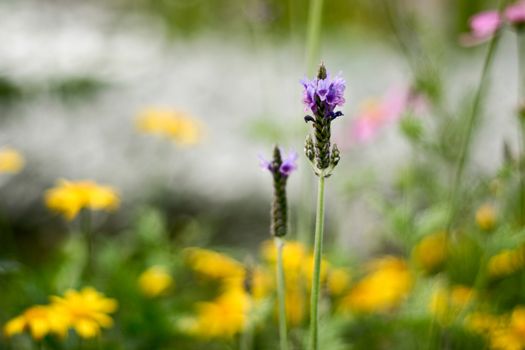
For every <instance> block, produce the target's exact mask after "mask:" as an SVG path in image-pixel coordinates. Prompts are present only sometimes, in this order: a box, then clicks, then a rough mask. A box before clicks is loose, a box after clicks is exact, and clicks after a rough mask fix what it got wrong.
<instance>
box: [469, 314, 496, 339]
mask: <svg viewBox="0 0 525 350" xmlns="http://www.w3.org/2000/svg"><path fill="white" fill-rule="evenodd" d="M465 321H466V325H467V328H469V329H471V330H472V331H474V332H476V333H479V334H487V333H489V332H491V331H492V330H493V329H495V328H496V327H497V326H498V324H499V323H500V321H499V318H498V317H497V316H495V315H491V314H488V313H482V312H474V313H472V314H470V315H469V316H467V318H466V320H465Z"/></svg>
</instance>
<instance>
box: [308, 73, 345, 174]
mask: <svg viewBox="0 0 525 350" xmlns="http://www.w3.org/2000/svg"><path fill="white" fill-rule="evenodd" d="M301 84H302V85H303V89H304V90H303V103H304V104H305V106H306V108H305V109H306V111H308V109H309V110H310V111H311V112H312V114H313V115H307V116H305V117H304V120H305V121H306V122H307V123H309V122H311V123H312V126H313V131H314V135H313V136H314V137H313V139H312V138H309V139H307V143H306V145H305V150H306V153H307V157H308V159H309V160H310V161H311V162H312V165H313V166H314V171H315V173H316V174H317V175H318V176H330V174H331V172H332V170H333V169H334V167H335V166H336V165H337V163H338V162H339V157H340V155H339V151H338V150H337V146H335V145H334V148H332V150H331V149H330V148H331V144H330V138H331V131H330V126H331V122H332V121H333V120H334V119H336V118H337V117H340V116H342V115H343V113H342V112H341V111H336V108H337V107H341V106H343V105H344V103H345V97H344V93H345V89H346V82H345V80H344V79H343V78H342V77H341V76H340V75H337V76H336V77H335V78H333V79H332V78H330V75H329V74H328V72H327V71H326V68H325V66H324V65H323V64H321V66H320V67H319V72H318V74H317V77H316V78H314V79H312V80H308V79H303V80H302V81H301ZM314 141H315V142H314Z"/></svg>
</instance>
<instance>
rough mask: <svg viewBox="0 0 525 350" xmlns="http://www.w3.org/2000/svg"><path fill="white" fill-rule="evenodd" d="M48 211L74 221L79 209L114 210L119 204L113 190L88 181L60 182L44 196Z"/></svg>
mask: <svg viewBox="0 0 525 350" xmlns="http://www.w3.org/2000/svg"><path fill="white" fill-rule="evenodd" d="M45 202H46V205H47V207H48V208H49V209H51V210H54V211H57V212H59V213H62V214H63V215H64V216H65V217H66V218H67V219H68V220H72V219H74V218H75V217H76V216H77V214H78V212H79V211H80V210H81V209H84V208H85V209H91V210H108V211H111V210H115V209H116V208H118V206H119V204H120V200H119V197H118V195H117V193H116V192H115V190H114V189H113V188H111V187H109V186H101V185H98V184H97V183H95V182H93V181H90V180H83V181H67V180H60V181H59V182H58V183H57V186H56V187H54V188H51V189H49V190H48V191H47V192H46V194H45Z"/></svg>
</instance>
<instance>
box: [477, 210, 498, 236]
mask: <svg viewBox="0 0 525 350" xmlns="http://www.w3.org/2000/svg"><path fill="white" fill-rule="evenodd" d="M476 223H477V224H478V226H479V228H480V229H482V230H484V231H490V230H492V229H493V228H494V225H495V224H496V210H495V209H494V207H493V206H492V205H490V204H484V205H482V206H481V207H479V208H478V210H477V211H476Z"/></svg>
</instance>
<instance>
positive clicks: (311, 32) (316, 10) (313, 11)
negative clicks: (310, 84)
mask: <svg viewBox="0 0 525 350" xmlns="http://www.w3.org/2000/svg"><path fill="white" fill-rule="evenodd" d="M322 18H323V0H310V7H309V10H308V33H307V37H306V69H307V71H308V72H311V71H313V69H314V67H315V64H316V63H317V61H318V55H319V43H320V37H321V24H322Z"/></svg>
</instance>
